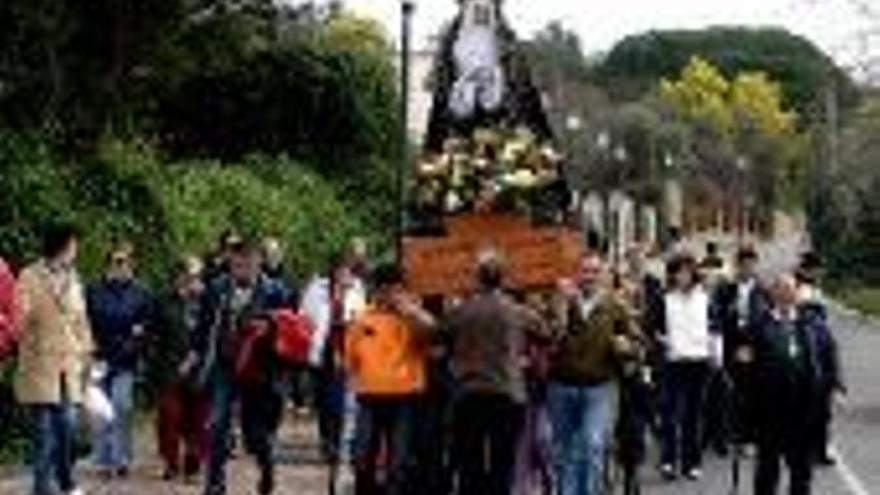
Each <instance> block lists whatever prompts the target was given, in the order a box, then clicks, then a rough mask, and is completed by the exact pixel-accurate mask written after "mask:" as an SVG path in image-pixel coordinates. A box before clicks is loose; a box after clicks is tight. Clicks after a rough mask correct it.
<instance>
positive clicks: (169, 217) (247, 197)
mask: <svg viewBox="0 0 880 495" xmlns="http://www.w3.org/2000/svg"><path fill="white" fill-rule="evenodd" d="M0 168H2V175H0V193H2V194H0V225H2V230H0V253H3V255H4V256H6V257H9V258H10V259H12V260H13V262H14V263H16V264H18V265H20V264H22V263H24V262H26V261H29V260H31V259H33V257H34V256H35V254H36V251H37V249H38V245H39V244H38V242H39V241H38V235H37V231H38V229H36V227H37V226H38V225H40V224H41V223H43V222H45V221H47V220H49V219H53V218H58V217H63V218H68V219H70V220H73V221H75V222H76V223H77V224H78V225H79V226H81V228H82V229H83V231H84V239H83V250H82V268H83V271H84V272H85V273H86V275H87V276H93V275H95V274H96V273H97V272H98V271H99V270H100V267H101V260H102V258H103V255H104V253H105V252H106V250H107V249H108V247H109V246H110V245H111V244H112V243H113V242H114V241H116V240H120V239H125V240H130V241H132V242H134V243H135V245H136V247H137V251H138V258H139V263H140V268H141V272H142V273H143V274H144V275H145V276H146V277H147V278H148V279H150V280H152V281H157V280H160V278H162V277H163V274H164V273H165V272H166V271H167V269H168V267H169V264H170V263H171V261H172V260H173V259H174V257H175V255H179V254H181V253H184V252H191V253H203V252H204V251H205V250H207V249H210V248H211V247H212V246H213V245H214V244H215V240H216V238H217V237H218V235H219V234H220V233H221V232H222V231H223V230H224V229H227V228H236V229H238V230H239V231H241V232H243V233H245V234H248V235H251V236H254V237H256V236H262V235H274V236H278V237H280V238H281V239H283V240H284V242H285V244H286V246H287V249H288V255H289V260H290V264H291V266H292V268H293V269H294V270H296V271H297V272H299V273H303V274H305V273H309V272H311V271H312V270H315V269H319V268H322V267H323V265H324V264H325V263H326V262H327V261H328V259H329V258H330V257H331V256H332V255H333V254H334V253H335V252H337V251H338V250H340V249H342V248H343V247H344V245H345V244H346V242H347V240H348V239H349V238H350V237H352V236H354V235H364V234H369V233H370V231H371V227H375V225H376V219H375V218H372V217H371V216H370V215H371V213H373V214H375V211H376V210H377V208H378V209H381V208H380V207H376V206H375V204H374V205H373V206H372V207H367V208H364V203H367V202H369V201H368V200H369V198H363V197H362V198H361V201H359V202H358V203H359V204H353V202H352V201H353V200H354V199H356V198H357V195H356V194H352V191H351V189H350V186H349V185H335V184H333V183H330V182H328V181H327V180H326V179H324V178H322V177H321V176H319V175H317V174H315V173H314V172H312V171H311V170H310V169H309V168H308V167H306V166H304V165H302V164H299V163H297V162H294V161H292V160H290V159H287V158H285V157H283V156H282V157H274V158H269V157H265V156H254V157H251V158H249V159H248V160H247V161H246V162H244V163H238V164H221V163H219V162H213V161H203V162H186V163H165V162H164V161H163V160H162V159H161V158H160V157H159V156H158V155H157V154H156V153H155V152H154V151H152V149H151V148H150V147H148V146H145V145H140V144H128V143H121V142H118V141H111V142H107V143H103V144H102V145H101V146H100V147H99V149H98V150H97V152H96V153H94V154H93V155H90V156H89V157H88V158H83V159H81V160H71V161H62V160H60V159H59V158H58V155H56V154H54V153H53V152H52V151H51V150H50V149H48V148H47V147H46V146H44V145H43V144H41V141H40V140H38V139H35V138H30V137H27V136H20V135H8V134H7V135H0ZM374 203H375V202H374ZM368 237H369V235H368ZM371 240H372V241H373V244H374V245H380V246H381V245H383V241H384V240H383V239H382V238H380V237H377V236H373V238H372V239H371Z"/></svg>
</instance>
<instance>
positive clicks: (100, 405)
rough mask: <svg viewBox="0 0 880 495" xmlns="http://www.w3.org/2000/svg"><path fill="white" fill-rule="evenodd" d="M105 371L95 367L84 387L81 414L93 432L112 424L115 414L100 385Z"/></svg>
mask: <svg viewBox="0 0 880 495" xmlns="http://www.w3.org/2000/svg"><path fill="white" fill-rule="evenodd" d="M105 374H106V371H105V370H104V369H103V367H101V366H95V368H94V369H93V370H92V373H91V376H90V377H89V378H90V380H89V383H88V384H87V385H86V390H85V397H83V412H84V413H85V417H86V421H87V422H88V424H89V426H90V427H91V428H92V430H93V431H99V430H100V429H102V428H103V427H104V426H106V425H108V424H110V423H112V422H113V420H114V418H115V417H116V413H115V412H114V411H113V403H112V402H110V398H109V397H107V394H106V393H104V390H103V389H102V388H101V386H100V383H101V380H103V378H104V375H105Z"/></svg>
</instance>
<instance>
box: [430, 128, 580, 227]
mask: <svg viewBox="0 0 880 495" xmlns="http://www.w3.org/2000/svg"><path fill="white" fill-rule="evenodd" d="M562 161H563V157H562V156H561V155H560V154H559V153H558V152H556V150H555V149H554V148H553V147H552V146H550V145H549V144H545V143H541V142H539V141H538V139H537V138H536V137H535V135H534V134H533V133H532V132H531V131H529V130H528V129H516V130H506V129H477V130H476V131H475V132H474V134H473V136H471V137H470V139H463V138H454V139H449V140H447V141H446V143H444V149H443V152H442V153H435V154H431V155H427V156H425V157H423V159H422V160H421V161H420V162H419V164H418V168H417V171H416V174H415V179H414V182H415V184H414V188H415V194H414V198H413V199H414V201H415V204H416V207H417V208H418V209H419V210H423V211H424V210H431V211H437V212H440V211H442V212H443V214H446V215H452V214H457V213H466V212H471V211H497V210H514V211H517V212H520V213H529V210H530V204H529V198H530V196H531V195H532V194H533V193H535V192H537V191H540V190H542V189H544V188H546V187H549V186H551V185H553V184H556V183H558V182H559V180H560V179H561V178H562V174H561V169H562V167H561V164H562Z"/></svg>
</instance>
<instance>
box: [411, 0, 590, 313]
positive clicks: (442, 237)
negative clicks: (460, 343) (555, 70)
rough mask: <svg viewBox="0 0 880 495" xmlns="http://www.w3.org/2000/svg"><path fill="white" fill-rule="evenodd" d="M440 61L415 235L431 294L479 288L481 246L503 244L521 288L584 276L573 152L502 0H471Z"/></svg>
mask: <svg viewBox="0 0 880 495" xmlns="http://www.w3.org/2000/svg"><path fill="white" fill-rule="evenodd" d="M459 7H460V8H459V13H458V15H457V16H456V18H455V19H454V20H453V22H452V23H451V25H450V27H449V28H448V29H447V31H446V33H445V34H444V36H443V39H442V42H441V45H440V50H439V53H438V55H437V60H436V62H435V73H434V99H433V106H432V110H431V115H430V121H429V125H428V134H427V136H426V138H425V146H424V149H423V151H422V153H421V156H420V157H419V159H418V160H417V164H416V170H415V173H414V178H413V180H412V183H411V188H412V189H411V193H410V195H409V196H410V198H411V200H410V206H409V210H410V211H409V213H410V215H409V216H410V222H409V223H410V228H409V229H408V232H409V233H408V235H407V236H406V237H405V239H404V241H403V259H404V265H405V267H406V272H407V274H408V277H409V283H410V285H411V286H412V287H413V289H414V290H416V291H418V292H419V293H421V294H422V295H425V296H456V295H461V294H464V293H466V292H468V291H469V290H471V289H472V288H473V279H474V277H473V271H474V268H475V260H476V256H477V253H478V252H479V251H481V250H483V249H487V248H491V249H495V250H497V251H498V252H499V253H500V254H501V256H503V257H504V259H505V262H506V264H507V268H508V270H507V272H508V282H507V283H508V286H509V288H511V289H515V290H529V289H539V288H543V287H552V286H553V285H554V284H555V283H556V281H557V280H559V279H560V278H562V277H570V276H572V275H573V274H574V273H575V272H576V270H577V265H578V260H579V258H580V254H581V250H582V247H581V244H582V243H581V236H580V235H579V233H578V232H576V231H575V230H573V229H571V228H569V227H568V226H567V217H568V215H567V212H568V209H569V203H570V199H569V196H570V195H569V188H568V185H567V184H566V182H565V177H564V174H563V166H564V158H563V156H562V155H561V154H560V153H559V152H558V151H557V149H556V148H555V147H554V144H553V135H552V131H551V128H550V125H549V123H548V120H547V116H546V113H545V112H544V109H543V106H542V101H541V95H540V93H539V91H538V90H537V88H536V87H535V85H534V84H533V81H532V76H531V70H530V66H529V62H528V59H527V56H526V54H525V52H524V50H523V49H522V47H521V46H520V45H519V43H518V41H517V38H516V35H515V34H514V32H513V30H512V29H511V28H510V27H509V25H508V24H507V22H506V20H505V18H504V15H503V12H502V0H461V1H460V2H459Z"/></svg>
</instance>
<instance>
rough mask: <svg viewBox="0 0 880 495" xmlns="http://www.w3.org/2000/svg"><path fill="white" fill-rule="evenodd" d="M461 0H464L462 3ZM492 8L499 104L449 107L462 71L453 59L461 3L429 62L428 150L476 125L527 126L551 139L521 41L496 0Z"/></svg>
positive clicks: (460, 22)
mask: <svg viewBox="0 0 880 495" xmlns="http://www.w3.org/2000/svg"><path fill="white" fill-rule="evenodd" d="M467 3H468V2H467V1H465V2H463V4H467ZM493 3H494V8H495V14H496V18H497V21H496V25H495V40H496V46H497V56H498V63H499V65H500V69H501V73H502V77H501V78H500V79H501V81H502V82H501V87H502V88H503V93H501V101H500V104H499V105H498V106H497V107H496V108H494V109H492V110H486V109H485V108H484V107H483V106H481V105H480V104H479V103H477V104H476V105H475V108H474V110H473V111H472V112H469V115H468V116H466V117H462V116H459V115H456V112H455V111H453V110H452V108H451V105H450V102H451V99H452V98H453V91H454V87H455V85H456V82H457V81H459V78H460V77H461V74H459V73H458V72H459V71H458V67H457V65H458V64H457V62H456V43H457V42H458V40H459V35H460V33H461V31H462V25H463V23H464V18H465V13H464V9H462V11H461V12H459V14H458V16H457V17H456V18H455V20H454V21H453V22H452V24H451V26H450V27H449V29H447V31H446V32H445V33H444V35H443V37H442V39H441V42H440V49H439V53H438V56H437V60H436V62H435V67H434V81H433V82H434V100H433V105H432V108H431V114H430V120H429V123H428V135H427V137H426V139H425V147H426V149H427V150H429V151H437V152H439V151H442V150H443V144H444V143H445V142H446V140H447V139H449V138H453V137H470V136H471V135H472V134H473V131H474V130H475V129H477V128H481V127H497V126H499V125H501V126H507V127H510V128H515V127H526V128H528V129H530V130H531V131H532V132H533V133H534V134H535V135H536V136H537V137H538V139H539V140H542V141H550V140H552V137H553V131H552V130H551V128H550V123H549V122H548V120H547V115H546V114H545V113H544V109H543V105H542V101H541V93H540V92H539V91H538V89H537V88H536V87H535V85H534V84H533V82H532V73H531V68H530V64H529V60H528V56H527V54H526V52H525V50H524V49H523V48H522V46H520V44H519V42H518V40H517V38H516V33H514V31H513V30H512V29H511V28H510V27H509V25H508V24H507V22H506V20H505V19H504V16H503V15H502V14H501V7H500V3H499V2H497V1H496V2H493Z"/></svg>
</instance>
